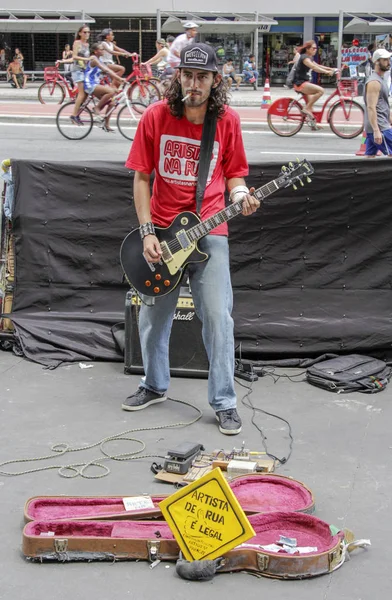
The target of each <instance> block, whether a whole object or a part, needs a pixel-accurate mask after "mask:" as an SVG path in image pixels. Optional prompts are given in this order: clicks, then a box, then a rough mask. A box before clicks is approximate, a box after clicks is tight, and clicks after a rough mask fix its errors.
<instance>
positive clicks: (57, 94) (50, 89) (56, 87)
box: [38, 81, 65, 104]
mask: <svg viewBox="0 0 392 600" xmlns="http://www.w3.org/2000/svg"><path fill="white" fill-rule="evenodd" d="M64 98H65V92H64V88H63V86H62V85H60V84H59V83H57V82H56V81H45V82H44V83H43V84H42V85H40V86H39V88H38V100H39V101H40V102H41V104H62V102H63V101H64Z"/></svg>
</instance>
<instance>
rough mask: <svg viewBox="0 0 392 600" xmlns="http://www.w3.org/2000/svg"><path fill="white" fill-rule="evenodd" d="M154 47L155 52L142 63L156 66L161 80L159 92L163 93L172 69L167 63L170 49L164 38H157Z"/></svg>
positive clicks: (172, 71)
mask: <svg viewBox="0 0 392 600" xmlns="http://www.w3.org/2000/svg"><path fill="white" fill-rule="evenodd" d="M155 47H156V49H157V53H156V54H154V56H152V57H151V58H149V59H148V60H147V61H146V62H145V63H143V64H145V65H156V66H157V69H158V74H159V79H160V82H161V83H160V84H159V87H160V90H161V92H162V93H164V92H165V90H166V88H167V87H168V85H169V83H170V79H171V77H172V75H173V73H174V69H173V68H172V67H171V66H170V65H169V63H168V57H169V53H170V50H169V48H168V45H167V43H166V42H165V40H164V39H163V38H161V39H159V40H157V41H156V42H155Z"/></svg>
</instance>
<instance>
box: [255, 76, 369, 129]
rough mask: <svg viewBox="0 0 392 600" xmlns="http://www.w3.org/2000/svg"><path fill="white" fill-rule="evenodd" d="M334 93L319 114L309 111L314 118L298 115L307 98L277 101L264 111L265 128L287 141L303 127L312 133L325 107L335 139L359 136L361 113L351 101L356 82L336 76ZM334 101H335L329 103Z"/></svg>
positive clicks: (361, 109) (362, 118)
mask: <svg viewBox="0 0 392 600" xmlns="http://www.w3.org/2000/svg"><path fill="white" fill-rule="evenodd" d="M336 79H337V89H336V90H335V91H334V92H333V93H332V94H330V95H329V96H328V98H327V99H326V100H325V102H324V104H323V106H322V108H321V110H313V116H314V118H313V119H312V118H310V117H309V116H308V115H306V114H304V113H303V112H302V109H303V108H304V106H305V104H306V102H307V97H306V95H305V94H301V96H300V98H297V99H294V98H279V99H278V100H275V102H273V103H272V104H271V106H270V107H269V109H268V114H267V122H268V125H269V128H270V129H271V130H272V131H273V132H274V133H276V134H277V135H279V136H281V137H291V136H293V135H295V134H296V133H298V132H299V131H300V130H301V129H302V127H303V125H304V123H306V124H307V125H309V126H310V127H311V128H312V129H315V124H317V123H321V122H322V119H323V115H324V111H325V110H326V108H327V105H329V106H328V113H327V123H329V126H330V128H331V129H332V131H333V132H334V134H335V135H337V136H339V137H341V138H344V139H352V138H355V137H357V136H358V135H360V134H361V133H362V132H363V123H364V110H363V107H362V106H361V104H359V103H358V102H356V101H355V100H353V97H354V96H357V95H358V82H357V81H356V80H353V79H349V78H342V77H340V72H337V73H336ZM333 98H336V101H332V104H330V102H331V100H333Z"/></svg>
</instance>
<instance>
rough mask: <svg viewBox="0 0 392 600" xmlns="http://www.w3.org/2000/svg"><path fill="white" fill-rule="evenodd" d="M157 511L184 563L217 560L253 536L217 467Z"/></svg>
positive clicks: (250, 527)
mask: <svg viewBox="0 0 392 600" xmlns="http://www.w3.org/2000/svg"><path fill="white" fill-rule="evenodd" d="M159 508H160V509H161V511H162V514H163V516H164V517H165V519H166V521H167V523H168V525H169V527H170V529H171V530H172V532H173V534H174V537H175V538H176V540H177V542H178V544H179V546H180V548H181V550H182V552H183V554H184V556H185V558H186V559H187V560H201V559H204V558H208V559H213V558H217V557H218V556H222V554H225V553H226V552H228V551H229V550H231V549H232V548H235V547H236V546H238V545H239V544H241V543H242V542H245V541H246V540H249V539H250V538H251V537H253V536H255V535H256V534H255V532H254V530H253V528H252V526H251V524H250V523H249V521H248V519H247V518H246V515H245V513H244V511H243V510H242V508H241V506H240V504H239V502H238V500H237V498H236V497H235V496H234V494H233V492H232V491H231V489H230V487H229V485H228V483H227V481H226V479H225V478H224V477H223V475H222V472H221V470H220V469H219V468H218V469H214V470H213V471H211V472H210V473H207V474H206V475H204V476H203V477H200V479H197V480H196V481H194V482H193V483H191V484H189V485H187V486H186V487H185V488H182V489H181V490H179V491H178V492H176V493H175V494H172V495H171V496H169V497H168V498H166V499H165V500H163V501H162V502H160V503H159Z"/></svg>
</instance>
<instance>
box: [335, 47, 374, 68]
mask: <svg viewBox="0 0 392 600" xmlns="http://www.w3.org/2000/svg"><path fill="white" fill-rule="evenodd" d="M368 54H369V51H368V49H367V48H366V46H362V47H360V48H358V47H357V46H353V47H352V48H342V65H347V66H350V65H359V64H361V63H363V62H365V61H366V60H367V58H368Z"/></svg>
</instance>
